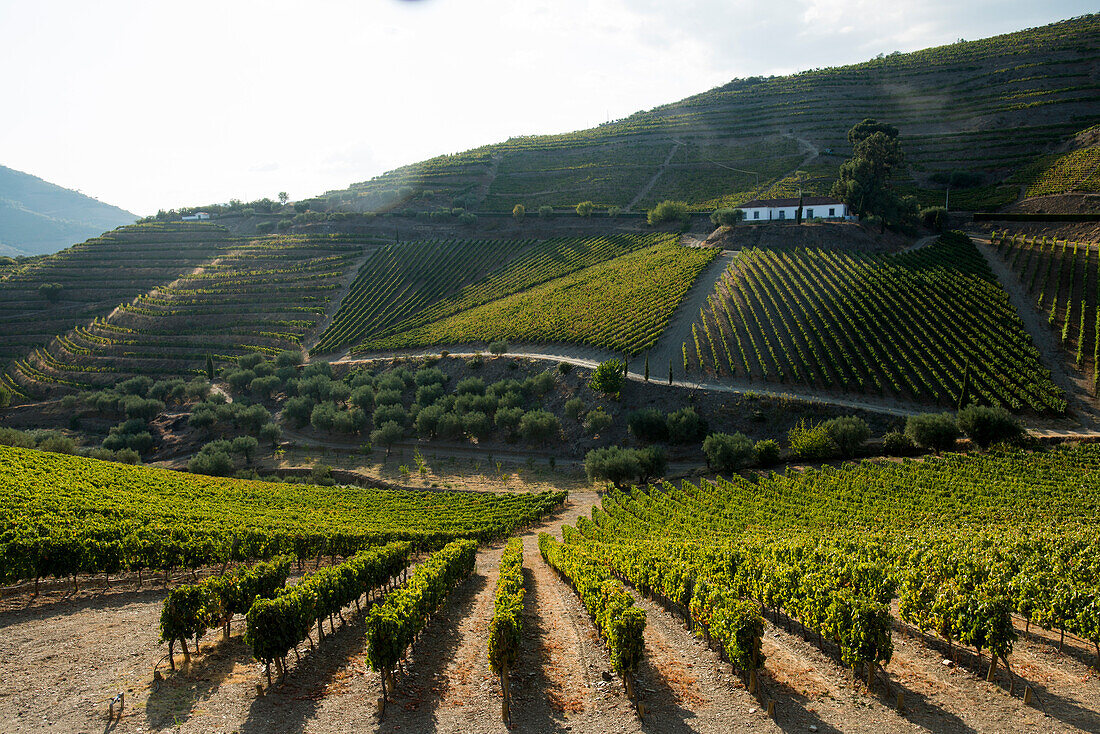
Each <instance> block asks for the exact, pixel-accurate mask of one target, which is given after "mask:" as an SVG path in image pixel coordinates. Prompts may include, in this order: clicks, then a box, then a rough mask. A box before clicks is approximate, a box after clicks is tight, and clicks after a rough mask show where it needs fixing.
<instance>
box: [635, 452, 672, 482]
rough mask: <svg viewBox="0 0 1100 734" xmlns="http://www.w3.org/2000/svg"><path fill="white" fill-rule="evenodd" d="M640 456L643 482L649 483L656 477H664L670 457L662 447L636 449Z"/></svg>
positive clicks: (639, 463) (639, 461) (639, 462)
mask: <svg viewBox="0 0 1100 734" xmlns="http://www.w3.org/2000/svg"><path fill="white" fill-rule="evenodd" d="M634 453H635V454H636V455H637V456H638V465H639V466H640V467H641V470H642V474H641V477H642V481H643V482H648V481H649V480H650V479H653V478H655V477H659V476H663V475H664V473H665V468H666V467H667V466H668V456H667V455H666V454H665V450H664V449H663V448H661V447H660V446H647V447H646V448H644V449H635V450H634Z"/></svg>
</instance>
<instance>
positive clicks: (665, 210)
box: [646, 200, 688, 225]
mask: <svg viewBox="0 0 1100 734" xmlns="http://www.w3.org/2000/svg"><path fill="white" fill-rule="evenodd" d="M687 218H688V205H687V203H686V202H683V201H668V200H665V201H662V202H661V203H660V204H658V205H657V206H655V207H653V208H652V209H650V210H649V214H647V215H646V221H647V222H649V223H650V224H651V225H657V224H661V223H663V222H682V221H685V220H687Z"/></svg>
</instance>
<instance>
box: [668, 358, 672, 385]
mask: <svg viewBox="0 0 1100 734" xmlns="http://www.w3.org/2000/svg"><path fill="white" fill-rule="evenodd" d="M668 384H670V385H671V384H672V360H671V359H670V360H669V361H668Z"/></svg>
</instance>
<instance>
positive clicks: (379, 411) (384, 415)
mask: <svg viewBox="0 0 1100 734" xmlns="http://www.w3.org/2000/svg"><path fill="white" fill-rule="evenodd" d="M408 422H409V413H408V411H406V410H405V408H404V407H402V406H400V405H382V406H379V407H378V408H375V409H374V425H376V426H381V425H382V424H383V423H396V424H398V425H399V426H405V425H408Z"/></svg>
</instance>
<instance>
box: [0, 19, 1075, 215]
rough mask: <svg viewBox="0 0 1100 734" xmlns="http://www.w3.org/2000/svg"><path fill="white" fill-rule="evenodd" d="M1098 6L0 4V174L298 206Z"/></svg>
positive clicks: (130, 202) (88, 189) (164, 202)
mask: <svg viewBox="0 0 1100 734" xmlns="http://www.w3.org/2000/svg"><path fill="white" fill-rule="evenodd" d="M1093 1H1094V0H1093ZM1093 1H1088V2H1086V1H1084V0H1044V1H1043V2H1039V1H1038V0H1000V1H996V0H919V1H910V0H769V1H766V2H761V1H760V0H670V1H665V2H659V1H658V0H590V1H587V2H586V1H585V0H348V1H346V2H344V1H336V0H332V1H329V0H314V1H313V2H293V3H292V2H247V1H245V0H230V1H226V0H222V1H220V2H203V1H200V0H189V1H188V2H169V1H168V0H153V1H150V0H140V1H134V2H115V1H113V0H99V1H97V2H88V1H87V0H79V1H75V0H74V1H61V0H0V100H2V102H3V107H2V110H3V113H2V114H0V164H3V165H7V166H9V167H11V168H15V169H18V170H21V171H26V172H28V173H32V174H34V175H36V176H41V177H42V178H45V179H47V180H49V181H52V182H54V183H57V184H60V185H62V186H66V187H70V188H76V189H80V190H81V191H83V192H84V193H85V194H88V195H91V196H95V197H97V198H99V199H101V200H103V201H106V202H109V203H111V204H116V205H118V206H121V207H124V208H127V209H129V210H131V211H134V212H136V213H138V214H150V213H153V212H155V211H156V210H157V209H158V208H166V209H167V208H171V207H176V206H181V205H191V204H206V203H212V202H220V201H227V200H229V199H230V198H240V199H245V200H249V199H255V198H259V197H261V196H270V197H271V198H274V197H275V195H276V194H277V193H278V192H279V191H287V192H288V193H289V194H290V197H291V198H292V199H297V198H305V197H308V196H311V195H314V194H318V193H322V192H324V191H325V190H328V189H336V188H344V187H345V186H347V185H348V184H350V183H352V182H355V181H362V180H365V179H368V178H370V177H371V176H374V175H377V174H379V173H382V172H383V171H386V170H389V169H391V168H395V167H397V166H399V165H402V164H405V163H411V162H414V161H417V160H421V159H423V158H427V157H430V156H432V155H435V154H439V153H451V152H456V151H460V150H465V149H467V148H472V147H476V146H478V145H481V144H485V143H493V142H498V141H501V140H504V139H506V138H508V137H510V136H513V135H525V134H533V133H550V132H563V131H568V130H575V129H579V128H584V127H590V126H592V125H595V124H598V123H600V122H603V121H604V120H606V119H608V118H609V117H610V118H617V117H623V116H625V115H628V114H630V113H631V112H635V111H637V110H640V109H649V108H651V107H654V106H656V105H659V104H663V103H666V102H672V101H675V100H677V99H681V98H683V97H686V96H688V95H691V94H694V93H697V92H702V91H705V90H707V89H710V88H712V87H714V86H717V85H719V84H722V83H724V82H726V81H729V80H730V79H732V78H735V77H740V76H752V75H767V74H782V73H788V72H793V71H799V70H802V69H807V68H814V67H823V66H834V65H838V64H844V63H851V62H857V61H862V60H865V59H867V58H869V57H871V56H874V55H875V54H878V53H882V52H885V53H889V52H891V51H894V50H899V51H910V50H914V49H918V48H923V47H925V46H932V45H939V44H943V43H950V42H953V41H955V40H957V39H958V38H966V39H975V38H982V37H985V36H991V35H996V34H998V33H1005V32H1009V31H1013V30H1018V29H1021V28H1025V27H1031V26H1037V25H1043V24H1046V23H1049V22H1052V21H1055V20H1060V19H1063V18H1069V17H1072V16H1075V15H1081V14H1084V13H1087V12H1090V11H1092V10H1094V9H1095V6H1094V5H1093Z"/></svg>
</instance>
